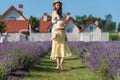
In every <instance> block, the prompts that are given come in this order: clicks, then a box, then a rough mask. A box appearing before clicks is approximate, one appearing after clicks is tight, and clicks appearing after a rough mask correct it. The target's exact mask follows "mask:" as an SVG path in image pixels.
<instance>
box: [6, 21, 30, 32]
mask: <svg viewBox="0 0 120 80" xmlns="http://www.w3.org/2000/svg"><path fill="white" fill-rule="evenodd" d="M5 22H6V25H7V27H6V32H7V33H18V32H19V31H20V30H21V29H28V26H29V21H28V20H5Z"/></svg>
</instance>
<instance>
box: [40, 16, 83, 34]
mask: <svg viewBox="0 0 120 80" xmlns="http://www.w3.org/2000/svg"><path fill="white" fill-rule="evenodd" d="M69 20H72V22H73V24H74V25H75V26H76V27H77V28H78V29H79V30H81V29H80V27H79V26H78V25H77V24H76V23H75V21H74V19H72V18H69V19H66V18H63V21H64V23H65V24H67V22H68V21H69ZM51 25H52V23H51V18H49V19H48V21H44V20H43V19H42V18H41V19H40V29H39V32H45V33H47V32H48V29H49V27H50V26H51Z"/></svg>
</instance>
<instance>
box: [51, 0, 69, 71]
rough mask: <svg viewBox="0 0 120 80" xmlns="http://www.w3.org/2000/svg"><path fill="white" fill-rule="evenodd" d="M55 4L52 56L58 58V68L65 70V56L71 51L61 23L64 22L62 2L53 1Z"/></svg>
mask: <svg viewBox="0 0 120 80" xmlns="http://www.w3.org/2000/svg"><path fill="white" fill-rule="evenodd" d="M53 6H54V10H53V12H52V23H53V29H52V31H55V32H52V33H55V34H56V37H55V38H54V39H53V42H52V52H51V58H52V59H56V61H57V67H56V69H59V70H63V61H64V58H65V57H68V56H70V55H71V52H70V50H69V47H68V44H67V42H66V40H67V37H66V34H65V28H64V26H63V24H62V25H61V23H63V21H62V2H60V1H59V0H57V1H55V2H54V3H53ZM61 26H62V27H61Z"/></svg>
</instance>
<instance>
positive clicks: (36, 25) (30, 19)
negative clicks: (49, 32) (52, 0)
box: [29, 16, 40, 32]
mask: <svg viewBox="0 0 120 80" xmlns="http://www.w3.org/2000/svg"><path fill="white" fill-rule="evenodd" d="M29 21H30V22H31V23H32V25H33V26H34V29H33V30H34V31H35V32H37V31H38V30H37V29H38V28H39V22H40V20H39V19H38V18H36V17H33V16H30V18H29Z"/></svg>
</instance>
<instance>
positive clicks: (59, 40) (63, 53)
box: [50, 30, 71, 59]
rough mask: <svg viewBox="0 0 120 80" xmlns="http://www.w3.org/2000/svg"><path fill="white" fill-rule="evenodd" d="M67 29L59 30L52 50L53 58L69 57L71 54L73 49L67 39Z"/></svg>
mask: <svg viewBox="0 0 120 80" xmlns="http://www.w3.org/2000/svg"><path fill="white" fill-rule="evenodd" d="M65 36H66V35H65V31H64V30H57V37H56V39H55V40H53V42H52V51H51V56H50V57H51V58H52V59H54V58H56V57H62V58H64V57H68V56H70V55H71V51H70V49H69V46H68V44H67V42H66V41H65Z"/></svg>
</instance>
